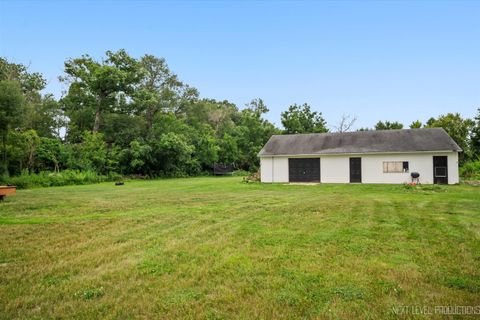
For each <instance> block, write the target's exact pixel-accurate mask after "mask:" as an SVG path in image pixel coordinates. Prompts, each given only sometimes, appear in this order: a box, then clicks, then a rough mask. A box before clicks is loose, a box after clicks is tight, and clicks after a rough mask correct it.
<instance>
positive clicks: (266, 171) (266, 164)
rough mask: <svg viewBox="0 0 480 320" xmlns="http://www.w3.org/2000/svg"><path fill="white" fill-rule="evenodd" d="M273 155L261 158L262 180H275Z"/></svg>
mask: <svg viewBox="0 0 480 320" xmlns="http://www.w3.org/2000/svg"><path fill="white" fill-rule="evenodd" d="M273 159H274V158H273V157H268V158H267V157H262V158H260V180H261V181H262V182H273V171H272V168H273Z"/></svg>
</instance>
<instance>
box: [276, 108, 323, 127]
mask: <svg viewBox="0 0 480 320" xmlns="http://www.w3.org/2000/svg"><path fill="white" fill-rule="evenodd" d="M281 121H282V125H283V127H284V128H285V130H284V133H317V132H328V129H327V123H326V121H325V119H324V118H323V117H322V113H321V112H317V111H312V110H311V107H310V106H309V105H308V104H306V103H304V104H303V105H297V104H293V105H291V106H290V107H288V110H287V111H284V112H282V113H281Z"/></svg>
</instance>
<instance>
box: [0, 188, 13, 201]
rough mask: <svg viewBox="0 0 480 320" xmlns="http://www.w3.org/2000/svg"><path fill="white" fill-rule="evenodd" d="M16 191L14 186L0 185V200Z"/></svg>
mask: <svg viewBox="0 0 480 320" xmlns="http://www.w3.org/2000/svg"><path fill="white" fill-rule="evenodd" d="M16 192H17V187H15V186H0V200H3V198H5V197H6V196H10V195H12V194H15V193H16Z"/></svg>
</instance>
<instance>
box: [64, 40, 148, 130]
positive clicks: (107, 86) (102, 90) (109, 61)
mask: <svg viewBox="0 0 480 320" xmlns="http://www.w3.org/2000/svg"><path fill="white" fill-rule="evenodd" d="M65 74H66V76H64V77H61V78H60V79H61V80H62V81H64V82H66V83H68V84H70V89H69V91H68V94H67V97H66V99H67V101H69V100H76V104H74V107H77V108H78V107H80V108H81V109H86V110H87V112H88V113H91V112H92V111H93V119H94V120H93V126H92V132H98V131H99V130H100V126H101V123H102V116H103V114H104V113H105V112H111V111H114V110H115V109H116V108H118V106H119V105H120V104H121V102H122V98H123V99H124V98H125V96H131V95H132V94H133V92H134V89H135V86H136V85H138V83H139V81H140V79H141V69H140V68H139V64H138V62H137V61H136V60H135V59H134V58H132V57H130V56H129V55H128V54H127V52H126V51H125V50H123V49H122V50H119V51H117V52H112V51H107V52H106V59H104V60H102V61H96V60H95V59H93V58H92V57H90V56H89V55H83V56H81V57H80V58H75V59H69V60H67V61H66V62H65ZM72 96H73V97H72ZM65 106H66V108H67V109H68V108H69V107H73V106H72V104H69V103H67V104H65ZM91 117H92V116H91Z"/></svg>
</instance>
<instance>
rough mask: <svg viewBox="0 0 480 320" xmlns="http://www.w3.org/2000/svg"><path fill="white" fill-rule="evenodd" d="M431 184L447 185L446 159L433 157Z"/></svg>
mask: <svg viewBox="0 0 480 320" xmlns="http://www.w3.org/2000/svg"><path fill="white" fill-rule="evenodd" d="M433 183H441V184H448V158H447V157H444V156H441V157H438V156H434V157H433Z"/></svg>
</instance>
